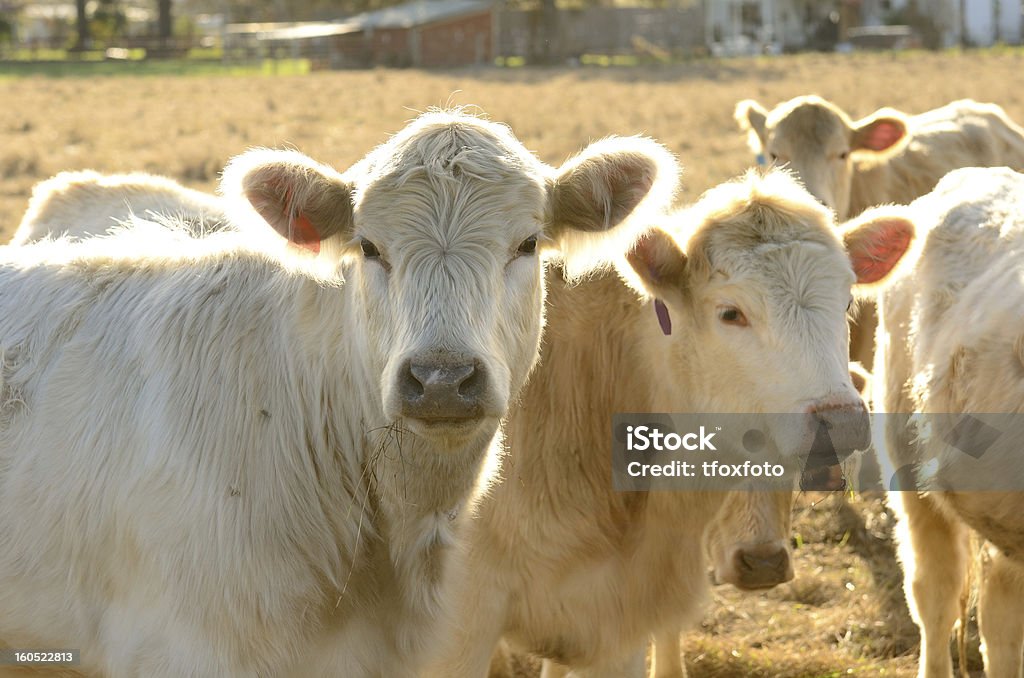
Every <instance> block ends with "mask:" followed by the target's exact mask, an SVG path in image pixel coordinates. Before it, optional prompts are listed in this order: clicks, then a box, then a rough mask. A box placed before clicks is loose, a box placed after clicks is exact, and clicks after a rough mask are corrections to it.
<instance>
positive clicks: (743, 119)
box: [733, 99, 768, 153]
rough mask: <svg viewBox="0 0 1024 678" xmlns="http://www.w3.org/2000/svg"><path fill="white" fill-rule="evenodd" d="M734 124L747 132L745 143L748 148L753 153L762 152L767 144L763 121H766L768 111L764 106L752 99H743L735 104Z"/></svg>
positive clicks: (766, 132) (766, 133)
mask: <svg viewBox="0 0 1024 678" xmlns="http://www.w3.org/2000/svg"><path fill="white" fill-rule="evenodd" d="M733 117H734V118H736V124H738V125H739V126H740V129H741V130H743V131H744V132H746V133H747V144H748V145H749V146H750V150H752V151H754V152H755V153H764V148H765V146H766V145H767V144H768V131H767V128H766V127H765V123H766V122H767V121H768V111H767V110H766V109H765V107H764V106H762V105H761V104H759V103H757V102H756V101H754V100H753V99H744V100H743V101H741V102H739V103H738V104H736V110H735V112H734V113H733Z"/></svg>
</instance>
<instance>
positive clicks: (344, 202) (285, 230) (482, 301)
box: [240, 113, 677, 449]
mask: <svg viewBox="0 0 1024 678" xmlns="http://www.w3.org/2000/svg"><path fill="white" fill-rule="evenodd" d="M245 167H246V174H245V176H244V177H243V178H242V179H241V181H240V183H241V185H242V186H243V191H244V192H245V194H246V196H247V197H248V198H249V200H250V202H252V204H253V205H254V206H255V207H256V208H257V210H259V211H260V213H261V214H262V215H263V216H264V218H266V219H267V220H268V221H269V222H271V223H272V224H274V225H275V228H276V229H277V230H278V232H280V233H282V234H283V235H286V236H287V237H289V238H290V239H291V240H293V241H294V242H297V243H298V244H303V243H305V244H306V245H307V246H308V245H310V243H312V246H313V247H314V249H315V248H317V247H323V248H325V249H329V248H337V250H338V253H339V254H340V256H341V258H342V260H343V261H344V262H345V267H344V269H343V270H344V275H345V279H346V282H345V285H346V287H349V288H350V289H351V294H352V300H353V309H354V315H353V316H352V320H353V322H354V323H358V324H359V325H360V327H355V328H339V331H340V332H354V333H356V334H357V335H360V336H363V337H365V340H364V342H365V343H364V348H365V350H364V351H361V355H360V357H359V359H360V360H361V361H365V365H366V367H367V368H368V369H369V371H370V373H371V374H374V375H379V379H380V382H379V392H378V393H376V394H370V395H371V397H372V396H376V397H377V398H378V399H379V402H380V404H381V405H382V407H383V413H384V415H385V418H386V420H387V421H388V422H393V423H396V424H397V425H399V426H400V427H401V428H403V429H405V430H408V431H411V432H412V433H414V434H416V435H418V436H420V437H423V438H427V439H430V440H433V441H435V442H436V443H438V444H439V445H441V446H442V447H443V448H446V449H454V448H458V447H462V446H464V445H466V444H469V443H474V442H481V441H483V440H485V439H489V437H490V436H492V435H493V434H494V432H495V430H496V428H497V426H498V422H499V420H500V419H501V418H502V417H503V416H505V414H506V412H507V409H508V406H509V402H510V400H511V398H512V397H513V396H514V394H515V393H516V392H517V391H518V390H519V389H520V387H521V386H522V385H523V383H524V382H525V380H526V377H527V375H528V373H529V371H530V369H531V368H532V366H533V364H534V361H535V360H536V357H537V353H538V349H539V341H540V333H541V327H542V324H543V301H544V290H543V284H542V280H543V276H542V262H541V255H542V252H543V251H546V250H549V251H550V250H566V249H569V248H571V246H572V244H573V243H574V242H576V241H579V240H580V239H586V238H588V237H589V238H594V239H597V238H600V237H604V236H603V235H602V233H603V232H605V231H608V230H609V229H612V228H613V227H614V226H616V225H618V224H619V223H620V222H622V221H623V220H624V219H625V218H626V217H627V216H628V215H629V214H630V213H631V212H632V211H633V210H634V208H636V207H637V205H638V204H639V203H641V202H642V201H644V200H645V198H648V197H649V196H650V195H651V193H652V187H653V188H654V190H655V192H656V193H664V194H666V195H663V196H662V197H663V198H667V197H668V194H670V193H671V187H672V186H673V185H674V184H675V182H676V180H677V179H676V175H677V169H676V167H675V164H674V161H673V160H672V158H671V156H670V155H669V154H668V153H667V152H665V151H664V150H663V149H662V148H661V147H660V146H658V145H657V144H655V143H654V142H650V141H647V140H643V139H619V140H607V141H605V142H599V143H597V144H594V145H593V146H591V147H590V148H589V149H587V151H585V152H584V153H583V154H581V155H580V156H578V157H577V158H575V159H573V160H571V161H570V162H568V163H567V164H566V165H565V166H563V167H562V168H561V169H559V170H555V169H553V168H550V167H547V166H546V165H543V164H542V163H540V162H539V161H538V160H537V159H536V158H535V157H534V156H533V155H532V154H530V153H529V152H527V151H526V150H525V148H523V146H522V145H521V144H520V143H519V142H518V141H517V140H516V139H515V138H514V137H513V136H512V134H511V132H509V130H508V129H507V128H505V127H503V126H500V125H497V124H494V123H489V122H485V121H482V120H479V119H476V118H472V117H469V116H466V115H461V114H453V113H434V114H428V115H426V116H421V118H420V119H419V120H417V121H416V122H414V123H412V124H411V125H410V126H409V127H407V128H406V129H405V130H403V131H402V132H400V133H399V134H397V135H396V136H395V137H393V138H392V139H391V140H390V141H389V142H388V143H386V144H384V145H383V146H381V147H379V148H378V149H376V150H375V151H374V152H373V153H371V154H370V155H369V156H368V157H367V158H366V159H364V160H363V161H362V162H360V163H359V164H358V165H356V166H355V167H354V168H353V170H352V171H351V172H350V173H349V174H347V175H346V176H344V177H342V176H340V175H337V173H334V172H333V171H332V170H330V169H329V168H325V167H323V166H319V165H315V164H311V162H310V161H308V160H307V159H302V158H301V157H296V155H295V154H288V155H287V157H275V156H274V154H273V153H272V154H270V155H268V156H267V157H266V158H264V159H263V160H261V161H259V162H257V163H251V162H250V163H246V165H245ZM297 168H298V169H297ZM296 185H299V186H302V187H308V188H297V187H296ZM666 189H667V190H666Z"/></svg>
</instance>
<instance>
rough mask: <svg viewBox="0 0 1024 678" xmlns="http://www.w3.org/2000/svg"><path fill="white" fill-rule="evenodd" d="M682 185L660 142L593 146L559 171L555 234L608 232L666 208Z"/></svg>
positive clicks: (629, 140) (553, 191)
mask: <svg viewBox="0 0 1024 678" xmlns="http://www.w3.org/2000/svg"><path fill="white" fill-rule="evenodd" d="M678 181H679V166H678V164H677V163H676V160H675V158H674V157H673V156H672V154H671V153H669V152H668V151H667V150H666V149H665V147H664V146H662V145H661V144H659V143H657V142H656V141H653V140H651V139H645V138H643V137H611V138H608V139H604V140H602V141H598V142H596V143H593V144H591V145H590V146H588V147H587V148H586V149H584V150H583V151H582V152H581V153H579V154H578V155H576V156H575V157H573V158H571V159H569V160H568V161H567V162H566V163H565V164H564V165H562V166H561V167H560V168H558V170H557V171H556V176H555V177H554V179H553V181H552V183H551V185H550V197H551V222H552V223H551V229H552V233H551V234H550V235H552V236H554V237H555V238H558V237H560V236H561V235H563V234H564V233H566V232H568V231H577V232H581V233H597V232H601V231H607V230H609V229H612V228H614V227H615V226H618V225H619V224H621V223H622V222H623V221H625V220H626V217H628V216H630V215H631V214H634V213H636V212H638V211H640V208H641V206H642V207H643V209H644V211H649V210H656V209H659V208H666V207H668V205H669V204H670V202H671V200H672V197H673V196H674V194H675V189H676V185H677V184H678Z"/></svg>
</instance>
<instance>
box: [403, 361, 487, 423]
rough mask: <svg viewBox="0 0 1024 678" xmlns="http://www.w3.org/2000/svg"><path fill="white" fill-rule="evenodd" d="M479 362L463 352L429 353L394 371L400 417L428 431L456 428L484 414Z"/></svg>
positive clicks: (483, 381)
mask: <svg viewBox="0 0 1024 678" xmlns="http://www.w3.org/2000/svg"><path fill="white" fill-rule="evenodd" d="M489 381H490V380H489V378H488V374H487V370H486V368H485V367H484V364H483V362H481V361H480V360H478V359H475V358H474V357H472V356H470V355H467V354H464V353H452V352H447V351H431V352H428V353H423V354H420V355H416V356H413V357H412V358H410V359H409V360H407V361H406V362H405V364H403V365H402V366H401V368H400V369H399V371H398V392H399V398H400V400H401V412H402V416H403V417H405V418H407V419H415V420H417V421H418V422H419V423H420V424H423V425H425V426H427V427H430V428H449V427H451V428H460V427H463V426H465V425H467V424H470V423H472V422H473V421H476V420H479V419H481V418H482V417H484V415H485V406H484V405H485V399H486V398H487V394H488V392H489V389H490V384H489Z"/></svg>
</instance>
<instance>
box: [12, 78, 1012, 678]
mask: <svg viewBox="0 0 1024 678" xmlns="http://www.w3.org/2000/svg"><path fill="white" fill-rule="evenodd" d="M736 114H737V120H738V121H739V123H740V126H741V127H742V128H743V129H744V130H747V131H748V132H749V133H750V140H751V144H752V146H753V147H754V149H755V150H756V151H757V152H758V153H759V154H761V155H763V156H764V157H765V158H766V159H768V160H770V165H772V167H769V168H766V169H761V170H750V171H748V172H747V173H746V174H744V175H743V176H741V177H740V178H738V179H736V180H734V181H731V182H728V183H725V184H723V185H721V186H718V187H716V188H714V189H711V190H710V191H708V192H707V193H706V194H705V195H704V196H702V197H701V198H700V199H699V200H698V201H697V202H696V203H695V204H693V205H691V206H688V207H685V208H682V209H676V210H673V208H672V207H671V205H672V203H673V199H674V197H675V192H676V188H677V184H678V171H679V170H678V166H677V164H676V160H675V158H674V157H673V155H672V154H671V153H669V152H668V151H667V150H666V149H664V148H663V147H662V146H661V145H659V144H658V143H656V142H655V141H653V140H650V139H646V138H639V137H633V138H610V139H606V140H603V141H600V142H597V143H594V144H591V145H590V146H589V147H587V148H586V149H585V150H583V151H582V152H581V153H580V154H579V155H577V156H576V157H574V158H572V159H570V160H569V161H567V162H566V163H565V164H563V165H562V166H561V167H558V168H554V167H551V166H548V165H546V164H544V163H541V162H540V161H539V160H538V159H537V158H536V156H535V155H534V154H532V153H531V152H529V151H527V149H526V148H525V147H524V146H523V145H522V143H521V142H519V141H518V140H517V139H516V138H515V136H514V135H513V133H512V131H511V130H510V129H508V128H507V127H505V126H503V125H499V124H496V123H493V122H490V121H486V120H484V119H481V118H479V117H474V116H470V115H467V114H466V113H464V112H462V111H460V110H452V111H433V112H429V113H426V114H423V115H421V116H420V117H419V118H417V119H416V120H415V121H413V122H412V123H410V124H409V125H408V126H407V127H406V128H405V129H403V130H401V131H400V132H398V133H397V134H395V135H394V136H393V137H391V138H390V139H389V140H387V141H386V142H385V143H383V144H382V145H380V146H379V147H378V148H376V149H375V150H373V151H372V152H371V153H370V154H369V155H367V156H366V157H365V158H364V159H363V160H361V161H360V162H358V163H357V164H355V165H354V166H352V167H351V168H350V169H348V170H347V171H345V172H343V173H339V172H338V171H336V170H334V169H332V168H331V167H329V166H326V165H323V164H321V163H318V162H316V161H314V160H312V159H310V158H309V157H306V156H305V155H302V154H300V153H298V152H294V151H272V150H254V151H249V152H247V153H244V154H242V155H241V156H239V157H237V158H235V159H234V160H233V161H232V162H231V163H230V164H229V165H228V166H227V167H226V168H225V170H224V173H223V179H222V182H221V191H220V194H219V195H217V196H213V195H206V194H204V193H200V192H197V191H193V190H190V189H186V188H184V187H182V186H179V185H178V184H176V183H175V182H173V181H171V180H168V179H164V178H160V177H153V176H149V175H142V174H136V175H118V176H104V175H100V174H96V173H93V172H74V173H71V172H69V173H62V174H60V175H58V176H56V177H54V178H52V179H50V180H47V181H45V182H42V183H41V184H39V185H38V186H37V187H36V189H35V190H34V192H33V196H32V199H31V201H30V204H29V209H28V211H27V213H26V215H25V217H24V219H23V221H22V223H21V225H20V227H19V228H18V231H17V233H16V235H15V237H14V239H13V241H12V243H11V246H9V247H5V248H3V249H2V250H0V252H2V254H0V258H2V260H0V646H5V647H8V648H49V649H55V648H75V649H79V650H80V651H81V663H80V665H79V666H77V667H75V670H76V671H78V672H80V674H81V675H84V676H94V677H99V676H106V677H109V678H122V677H125V678H127V677H140V678H150V677H164V676H166V677H179V676H190V677H206V676H211V677H220V676H224V677H229V676H230V677H242V676H245V677H252V678H255V677H278V676H281V677H284V676H288V677H293V678H300V677H301V678H306V677H310V678H315V677H320V676H324V677H326V676H345V677H346V678H347V677H364V676H365V677H367V678H369V677H388V678H392V677H396V678H397V677H401V676H410V677H412V676H430V677H437V678H440V677H445V678H450V677H457V678H462V677H466V678H473V677H477V678H482V677H483V676H486V675H487V674H488V670H489V665H490V662H491V658H492V654H493V653H494V650H495V648H496V647H497V646H498V645H499V644H500V643H503V642H506V643H509V644H510V645H511V646H513V647H517V648H521V649H522V650H525V651H529V652H533V653H536V654H538V655H540V656H541V657H543V658H544V669H543V676H544V677H545V678H554V677H557V676H565V675H572V676H577V677H580V678H582V677H590V678H597V677H608V678H611V677H617V678H639V677H641V676H645V675H647V671H648V670H649V671H650V675H651V676H656V677H657V678H680V677H681V676H684V675H685V670H684V668H683V665H682V663H681V658H680V648H679V646H678V638H679V632H680V631H681V630H685V629H686V628H688V627H689V626H690V625H692V624H693V623H694V622H695V621H696V620H698V619H699V618H700V616H701V614H702V611H703V608H704V606H705V604H706V602H707V599H708V597H709V596H708V593H709V581H708V579H709V578H708V577H707V576H706V575H705V570H706V569H707V567H708V566H709V565H710V566H711V568H712V570H713V578H714V579H715V580H717V581H718V582H720V583H730V584H733V585H735V586H738V587H740V588H744V589H761V588H766V587H771V586H774V585H776V584H778V583H781V582H784V581H787V580H789V579H791V578H792V577H793V574H794V573H793V568H792V564H791V560H790V552H789V548H790V539H789V534H788V533H789V521H790V507H791V501H792V497H793V493H792V492H789V491H786V492H767V491H763V492H752V491H739V490H740V488H739V487H738V486H737V488H736V489H737V491H733V492H701V491H693V492H651V493H635V492H616V491H614V490H613V489H612V487H611V479H610V464H611V455H610V453H609V450H610V445H611V439H610V436H611V431H610V428H611V420H612V416H613V415H614V414H616V413H623V412H763V413H769V412H771V413H796V414H800V415H801V416H803V417H804V418H805V419H806V422H807V425H808V427H809V429H811V430H813V429H815V428H816V427H818V426H824V427H826V428H828V429H829V430H831V431H832V434H833V442H834V443H838V444H837V445H836V447H837V448H840V449H842V450H844V451H850V450H853V449H863V448H865V447H867V446H868V441H869V436H870V432H869V426H870V424H869V415H868V409H867V406H866V405H865V400H864V397H867V396H870V397H869V398H868V400H869V402H872V403H873V404H874V406H875V407H876V408H877V409H878V410H880V411H884V412H890V413H907V414H909V413H915V412H1006V413H1016V412H1018V411H1020V410H1021V409H1024V314H1022V313H1021V309H1022V308H1024V175H1022V174H1018V173H1017V172H1015V171H1013V169H1008V168H1015V169H1024V130H1022V129H1021V128H1020V127H1018V126H1016V125H1015V124H1014V123H1013V122H1012V121H1010V120H1009V119H1008V118H1007V116H1006V114H1005V113H1003V111H1002V109H1000V108H999V107H998V106H994V105H986V104H978V103H975V102H972V101H959V102H955V103H953V104H950V105H948V106H946V107H944V108H941V109H938V110H936V111H932V112H930V113H926V114H924V115H921V116H916V117H908V116H905V115H903V114H901V113H899V112H897V111H892V110H885V111H880V112H878V113H876V114H874V115H872V116H870V117H869V118H867V119H865V120H862V121H859V122H853V121H851V120H850V118H849V117H848V116H847V115H846V114H845V113H843V112H842V111H841V110H839V109H838V108H837V107H835V106H834V105H833V104H831V103H829V102H826V101H824V100H822V99H819V98H817V97H801V98H798V99H794V100H792V101H790V102H787V103H785V104H782V105H781V106H779V107H777V108H776V109H774V110H772V111H770V112H769V111H766V110H765V109H764V108H762V107H761V106H760V105H758V104H757V103H755V102H752V101H745V102H741V103H740V104H739V105H738V106H737V111H736ZM776 166H781V168H779V167H776ZM1003 166H1006V167H1003ZM958 168H960V169H958ZM964 168H966V169H964ZM951 170H952V171H951ZM837 220H838V221H837ZM840 222H845V223H840ZM275 232H276V235H275ZM855 296H856V297H859V298H861V299H864V300H867V301H865V303H864V304H863V305H862V306H860V310H861V312H862V314H861V315H862V321H861V322H860V323H859V324H857V325H855V326H854V331H853V338H852V339H851V337H850V329H849V324H848V320H849V318H850V317H851V314H854V313H856V312H857V310H858V306H857V305H855V304H854V297H855ZM871 300H873V301H874V302H876V305H877V323H878V328H879V329H878V332H877V337H876V335H875V334H874V329H873V324H874V320H871V321H870V322H868V321H867V320H864V319H863V318H865V317H867V316H869V315H870V317H872V318H873V317H874V310H873V305H872V304H869V303H868V301H871ZM869 312H870V313H869ZM851 342H852V343H851ZM876 348H877V351H876V350H875V349H876ZM873 354H874V355H873ZM872 355H873V370H872V372H873V374H874V376H873V377H871V378H869V376H868V374H867V373H866V372H865V371H864V370H863V369H862V368H861V367H860V365H858V364H857V363H856V362H853V363H851V362H850V357H851V356H852V357H854V358H857V359H859V360H860V361H862V362H864V364H866V365H870V364H872V362H871V361H872ZM862 396H864V397H862ZM884 428H885V430H884V431H883V432H879V434H880V435H879V436H878V437H877V438H876V440H877V442H879V443H880V444H879V447H881V448H883V449H881V450H880V452H881V453H882V454H883V455H884V456H887V457H888V458H889V459H891V460H893V461H894V463H895V464H896V465H905V464H911V465H913V464H915V463H919V462H920V460H921V459H923V458H925V457H926V456H927V455H928V454H929V446H931V445H933V443H934V440H935V439H936V438H937V437H938V434H935V435H930V434H929V432H928V431H925V430H919V429H917V428H915V427H914V425H913V421H912V420H911V419H910V418H908V417H904V418H896V417H889V418H888V419H886V425H885V427H884ZM882 433H884V436H883V435H881V434H882ZM767 434H768V437H769V438H770V439H771V440H772V441H773V444H774V447H775V448H777V449H778V450H779V451H780V454H781V455H782V456H784V457H785V456H790V457H792V456H795V455H798V454H804V453H802V452H797V450H800V449H803V447H802V446H801V444H800V440H799V439H798V438H797V437H795V436H797V433H794V431H792V430H790V429H789V428H787V427H782V426H780V427H779V428H778V429H777V430H771V429H770V430H769V431H768V432H767ZM800 435H803V433H800ZM883 438H884V440H883ZM935 444H937V443H935ZM1005 453H1006V454H1009V455H1012V454H1013V450H1007V451H1006V452H1005ZM936 454H937V455H939V456H941V454H940V453H938V452H936ZM840 456H842V455H840ZM987 463H988V465H987V466H986V467H985V468H987V469H988V470H989V472H991V473H993V474H1001V475H1002V476H1005V475H1006V474H1014V473H1020V464H1019V462H1017V461H1016V460H1015V459H1013V458H1012V457H1011V458H1006V457H1005V456H1004V457H1002V458H997V459H995V460H992V459H989V460H987ZM833 471H834V472H836V473H841V470H839V469H838V467H835V468H833V469H830V473H831V472H833ZM965 472H969V473H972V474H977V473H978V470H977V468H976V467H973V466H972V467H970V468H969V469H967V470H965V469H964V468H963V467H962V466H961V461H960V460H958V459H956V458H945V457H942V463H941V464H939V465H938V467H937V468H936V467H934V466H931V467H930V468H929V473H930V474H931V476H930V477H931V482H934V483H938V485H935V486H934V487H937V488H940V489H941V488H947V489H948V488H955V487H956V484H955V482H953V480H949V482H946V480H947V479H953V478H955V477H956V475H957V474H960V473H965ZM838 480H839V482H838V483H836V484H835V485H834V487H835V488H840V487H842V479H841V476H839V478H838ZM889 501H890V505H891V506H892V508H893V510H894V511H896V513H897V514H898V517H899V524H900V535H899V549H900V556H901V561H902V564H903V566H904V571H905V590H906V594H907V600H908V602H909V604H910V608H911V612H912V614H913V616H914V619H915V621H916V622H917V623H918V625H919V627H920V629H921V635H922V643H921V663H920V667H921V668H920V675H921V676H922V678H949V677H950V676H952V671H953V665H952V658H951V653H950V648H949V639H950V634H951V632H952V630H953V627H954V624H955V622H956V621H957V619H959V618H960V617H961V615H962V609H961V608H962V606H963V600H964V599H965V598H964V596H963V594H964V590H965V589H964V587H965V586H969V585H970V584H971V579H970V577H969V571H971V568H969V567H968V565H969V564H970V563H971V562H972V560H973V559H974V557H975V553H974V549H972V547H971V543H972V542H971V541H970V539H969V535H970V533H971V531H974V532H975V533H976V534H977V535H979V536H980V537H981V538H982V540H983V542H984V543H983V545H982V546H981V547H980V548H982V549H984V551H985V553H986V554H987V556H988V566H987V567H986V568H985V571H984V576H982V577H980V578H979V579H980V585H979V588H980V597H979V602H978V608H979V623H980V631H981V635H982V639H983V654H984V658H985V662H986V668H987V671H988V675H989V676H991V677H992V678H1002V677H1004V676H1006V677H1013V678H1019V676H1021V675H1022V656H1024V655H1022V652H1024V517H1022V516H1024V512H1022V510H1021V509H1024V494H1020V493H1015V492H1009V491H1007V492H961V491H956V490H955V489H949V491H930V492H926V493H917V492H894V493H892V494H890V499H889ZM975 548H978V547H977V546H976V547H975ZM652 640H653V641H654V650H653V653H652V658H651V660H650V662H648V659H647V655H648V646H649V645H650V643H651V641H652ZM648 664H649V665H650V668H649V669H648ZM837 668H843V667H837ZM3 670H4V669H3V668H0V672H2V671H3ZM15 675H20V674H17V673H15Z"/></svg>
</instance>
